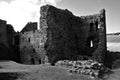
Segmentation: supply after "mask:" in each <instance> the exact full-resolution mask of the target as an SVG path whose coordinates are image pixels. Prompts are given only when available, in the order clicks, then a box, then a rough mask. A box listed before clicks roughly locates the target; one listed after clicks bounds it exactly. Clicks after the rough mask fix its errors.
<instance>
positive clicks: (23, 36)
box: [20, 30, 48, 64]
mask: <svg viewBox="0 0 120 80" xmlns="http://www.w3.org/2000/svg"><path fill="white" fill-rule="evenodd" d="M44 36H45V35H44V34H43V33H42V32H41V31H40V30H36V31H29V32H24V33H20V58H21V63H23V64H41V63H45V62H48V61H47V58H46V57H47V56H46V53H45V51H44V50H43V47H44V46H43V43H45V42H44V41H45V38H44Z"/></svg>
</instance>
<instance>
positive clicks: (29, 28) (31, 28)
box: [21, 22, 37, 33]
mask: <svg viewBox="0 0 120 80" xmlns="http://www.w3.org/2000/svg"><path fill="white" fill-rule="evenodd" d="M35 30H37V22H29V23H27V24H26V26H25V27H24V28H23V29H22V30H21V33H24V32H27V31H35Z"/></svg>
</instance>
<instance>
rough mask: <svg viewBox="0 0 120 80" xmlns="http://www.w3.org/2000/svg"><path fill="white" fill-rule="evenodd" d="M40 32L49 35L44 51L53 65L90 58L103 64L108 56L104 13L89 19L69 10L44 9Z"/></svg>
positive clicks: (45, 7) (42, 9)
mask: <svg viewBox="0 0 120 80" xmlns="http://www.w3.org/2000/svg"><path fill="white" fill-rule="evenodd" d="M40 14H41V17H40V30H42V31H43V32H44V33H43V34H45V35H46V36H45V37H46V41H44V42H45V43H44V47H43V48H44V50H45V52H46V55H47V56H48V61H49V62H50V63H53V64H54V63H55V62H56V61H58V60H62V59H77V57H78V56H83V55H86V56H89V57H91V58H92V59H94V60H97V61H99V62H104V55H105V53H106V49H107V47H106V22H105V10H104V9H102V10H101V11H100V12H99V13H98V14H94V15H89V16H81V17H78V16H74V15H73V14H72V13H71V12H70V11H68V10H67V9H65V10H61V9H58V8H55V7H53V6H50V5H45V6H42V7H41V11H40Z"/></svg>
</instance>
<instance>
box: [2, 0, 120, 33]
mask: <svg viewBox="0 0 120 80" xmlns="http://www.w3.org/2000/svg"><path fill="white" fill-rule="evenodd" d="M45 3H49V4H51V5H54V6H56V7H59V8H63V9H65V8H67V9H69V10H70V11H72V12H73V14H75V15H77V16H82V15H89V14H95V13H98V12H99V10H101V9H103V8H104V9H106V21H107V22H106V25H107V33H111V32H120V0H0V19H3V20H7V22H8V23H9V24H12V25H13V26H14V29H15V30H16V31H20V30H21V29H22V28H23V27H24V26H25V25H26V24H27V22H29V21H33V22H34V21H37V22H38V21H39V9H40V5H43V4H45Z"/></svg>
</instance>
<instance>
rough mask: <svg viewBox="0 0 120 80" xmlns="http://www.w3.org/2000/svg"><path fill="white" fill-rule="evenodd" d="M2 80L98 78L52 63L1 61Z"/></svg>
mask: <svg viewBox="0 0 120 80" xmlns="http://www.w3.org/2000/svg"><path fill="white" fill-rule="evenodd" d="M0 80H98V79H93V78H91V77H89V76H86V75H80V74H72V73H68V71H67V69H66V68H61V67H55V66H50V65H22V64H18V63H15V62H13V61H4V62H0Z"/></svg>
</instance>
